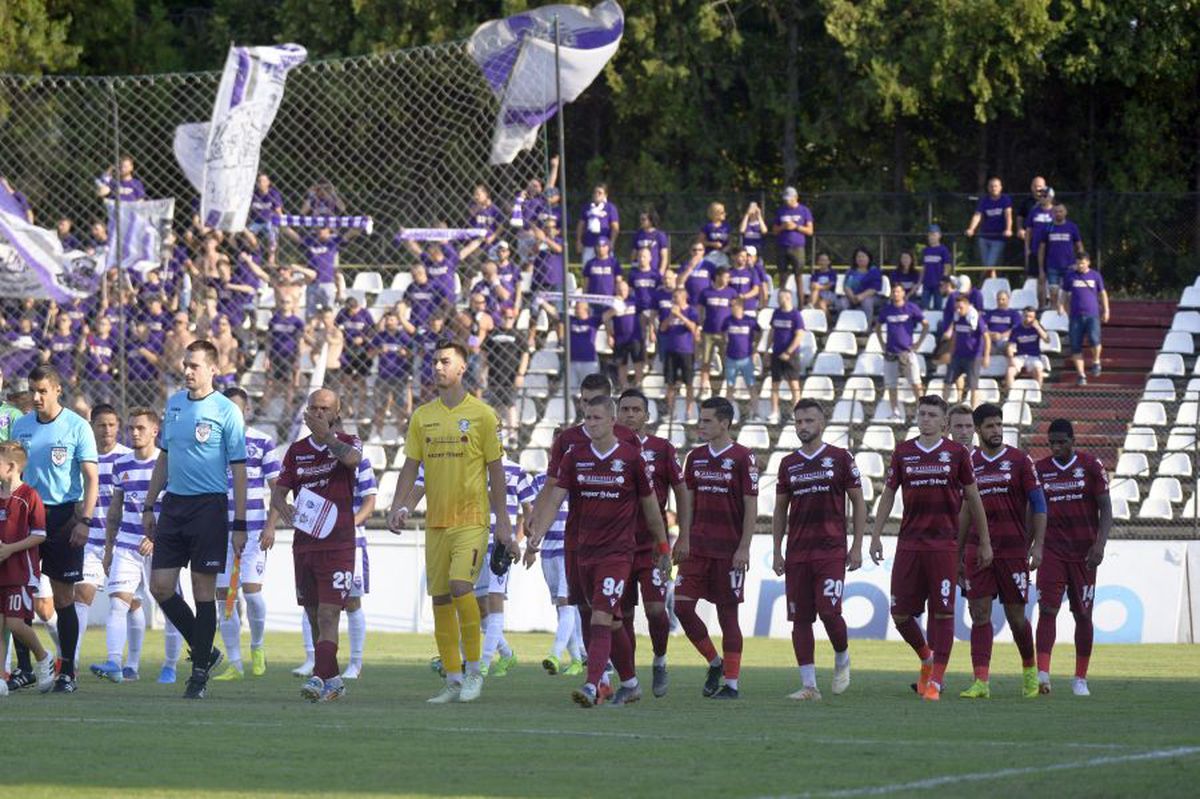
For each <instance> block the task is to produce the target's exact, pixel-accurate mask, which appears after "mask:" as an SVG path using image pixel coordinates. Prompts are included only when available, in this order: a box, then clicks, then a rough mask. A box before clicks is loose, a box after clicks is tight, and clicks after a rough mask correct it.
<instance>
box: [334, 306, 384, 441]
mask: <svg viewBox="0 0 1200 799" xmlns="http://www.w3.org/2000/svg"><path fill="white" fill-rule="evenodd" d="M333 322H334V324H335V325H337V326H338V327H339V328H340V329H341V331H342V335H343V336H345V344H344V345H343V346H342V378H343V380H344V381H345V383H346V386H347V387H348V388H349V392H348V393H347V396H344V397H343V398H342V413H343V415H344V416H345V417H346V418H351V417H353V416H354V414H355V412H356V411H357V412H358V415H359V416H363V415H364V412H365V409H366V407H367V377H369V376H370V374H371V368H372V367H373V366H374V365H375V364H374V359H373V358H372V357H371V339H372V338H374V337H375V320H374V318H372V316H371V314H370V312H369V311H367V309H366V308H363V307H361V306H360V305H359V304H358V298H357V297H347V298H346V304H345V306H343V307H342V309H341V310H340V311H338V314H337V316H336V317H334V320H333Z"/></svg>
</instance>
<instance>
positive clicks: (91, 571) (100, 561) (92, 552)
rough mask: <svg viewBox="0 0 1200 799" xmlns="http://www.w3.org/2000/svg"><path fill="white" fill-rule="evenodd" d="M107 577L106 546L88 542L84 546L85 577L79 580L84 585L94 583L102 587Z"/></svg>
mask: <svg viewBox="0 0 1200 799" xmlns="http://www.w3.org/2000/svg"><path fill="white" fill-rule="evenodd" d="M106 580H107V578H106V577H105V576H104V547H103V546H101V545H99V544H87V545H85V546H84V548H83V578H82V579H81V580H80V581H79V582H80V583H83V584H84V585H94V586H96V587H97V588H100V587H101V586H103V585H104V583H105V581H106Z"/></svg>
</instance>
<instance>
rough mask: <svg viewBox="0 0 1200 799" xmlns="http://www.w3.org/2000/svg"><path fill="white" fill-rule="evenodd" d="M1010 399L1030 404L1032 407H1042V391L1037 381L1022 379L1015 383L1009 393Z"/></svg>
mask: <svg viewBox="0 0 1200 799" xmlns="http://www.w3.org/2000/svg"><path fill="white" fill-rule="evenodd" d="M1008 398H1009V399H1010V400H1017V401H1019V402H1028V403H1029V404H1030V405H1041V404H1042V390H1041V389H1040V388H1038V384H1037V381H1036V380H1033V379H1031V378H1028V377H1022V378H1019V379H1017V380H1014V381H1013V385H1012V388H1011V389H1009V392H1008Z"/></svg>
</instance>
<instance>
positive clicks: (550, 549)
mask: <svg viewBox="0 0 1200 799" xmlns="http://www.w3.org/2000/svg"><path fill="white" fill-rule="evenodd" d="M545 484H546V475H545V474H537V475H534V476H533V488H534V495H535V496H536V495H537V494H539V493H541V490H542V486H544V485H545ZM531 513H533V506H532V504H530V505H529V506H528V507H526V508H525V514H526V516H528V515H529V514H531ZM566 529H567V500H565V499H564V500H563V502H562V504H561V505H559V507H558V514H557V515H556V516H555V517H554V522H553V523H552V524H551V525H550V529H549V531H547V533H546V536H545V537H544V538H543V539H542V543H541V546H540V547H539V548H538V549H530V548H529V547H528V545H527V546H526V549H525V567H526V568H529V567H530V566H532V565H533V561H534V560H535V559H536V558H537V556H538V554H539V552H540V553H541V556H542V576H543V577H544V578H545V579H546V587H547V588H549V589H550V601H551V602H552V603H553V605H554V609H555V611H556V612H557V613H558V626H557V627H556V629H555V632H554V643H553V644H552V645H551V647H550V654H549V655H547V656H546V658H545V659H544V660H543V661H542V668H544V669H545V670H546V671H547V672H549V673H550V674H560V673H561V674H567V675H577V674H582V673H583V660H584V657H585V655H586V653H585V652H584V651H583V621H582V619H580V617H579V609H578V608H577V607H575V606H574V605H570V604H568V603H567V570H566V566H565V564H564V562H563V543H564V536H565V535H566ZM564 651H566V652H568V654H570V656H571V663H570V665H569V666H567V667H566V668H565V669H564V668H563V666H562V662H561V660H560V658H561V657H562V655H563V652H564Z"/></svg>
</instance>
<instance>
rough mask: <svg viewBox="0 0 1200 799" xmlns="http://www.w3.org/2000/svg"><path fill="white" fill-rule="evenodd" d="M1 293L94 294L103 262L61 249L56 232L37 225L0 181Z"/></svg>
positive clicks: (58, 297) (64, 298)
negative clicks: (2, 239) (29, 218)
mask: <svg viewBox="0 0 1200 799" xmlns="http://www.w3.org/2000/svg"><path fill="white" fill-rule="evenodd" d="M0 236H3V237H4V239H5V240H6V241H7V243H4V242H0V297H32V298H34V299H42V300H54V301H55V302H70V301H71V300H74V299H78V298H80V297H87V296H90V295H92V294H95V293H96V291H97V289H98V288H99V287H100V275H101V273H102V272H103V265H101V264H98V263H97V259H96V258H95V257H93V256H90V255H88V254H87V253H85V252H80V251H78V250H72V251H71V252H63V248H62V242H60V241H59V240H58V233H57V232H55V231H53V230H48V229H47V228H42V227H38V226H37V225H34V224H32V223H31V222H29V220H28V219H26V217H25V209H24V208H23V207H22V206H21V203H20V202H19V201H18V200H17V198H16V197H15V196H13V192H12V191H11V190H10V189H9V188H8V187H7V186H5V185H4V184H3V182H2V181H0Z"/></svg>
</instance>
